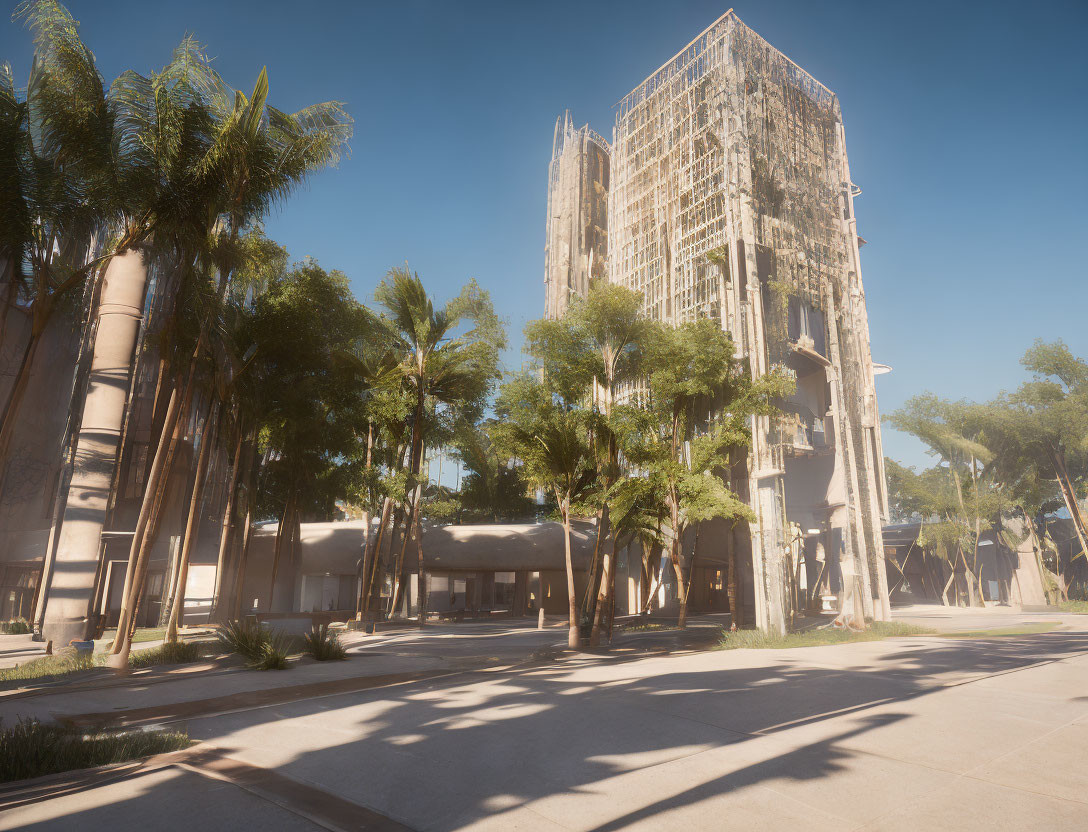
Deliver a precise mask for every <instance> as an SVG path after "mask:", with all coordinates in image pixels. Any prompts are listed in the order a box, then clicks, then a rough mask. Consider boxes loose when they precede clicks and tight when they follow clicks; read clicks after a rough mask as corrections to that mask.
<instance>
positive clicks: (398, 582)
mask: <svg viewBox="0 0 1088 832" xmlns="http://www.w3.org/2000/svg"><path fill="white" fill-rule="evenodd" d="M415 517H416V506H415V502H414V501H413V503H412V506H411V507H410V508H409V510H408V517H407V518H406V519H405V522H404V532H403V533H402V534H401V539H400V550H399V552H398V553H397V560H396V562H395V563H394V565H393V597H392V598H390V600H389V617H390V618H393V617H394V616H396V614H397V610H398V609H399V608H400V602H401V597H402V596H403V594H404V584H405V578H406V577H407V569H406V566H405V557H406V555H407V553H408V542H409V540H410V539H411V537H412V533H413V531H414V530H415Z"/></svg>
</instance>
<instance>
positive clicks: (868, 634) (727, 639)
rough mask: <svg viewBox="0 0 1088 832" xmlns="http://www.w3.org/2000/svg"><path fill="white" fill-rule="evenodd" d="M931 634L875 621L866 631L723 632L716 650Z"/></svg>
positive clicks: (900, 625)
mask: <svg viewBox="0 0 1088 832" xmlns="http://www.w3.org/2000/svg"><path fill="white" fill-rule="evenodd" d="M932 633H933V630H930V629H927V628H926V627H918V626H915V625H914V624H904V623H902V622H899V621H890V622H889V621H874V622H873V623H872V624H870V625H869V628H868V629H867V630H862V631H861V632H854V631H853V630H839V629H833V628H831V627H827V628H823V627H821V628H818V629H814V630H805V631H803V632H800V633H787V634H786V635H784V636H783V635H779V634H777V633H764V632H760V631H759V630H736V631H734V632H723V633H722V637H721V641H719V642H718V646H719V647H720V648H721V649H722V650H740V649H744V648H748V649H753V650H784V649H786V648H790V647H821V646H825V645H828V644H849V643H850V642H854V641H880V640H881V639H884V638H891V637H893V636H921V635H929V634H932Z"/></svg>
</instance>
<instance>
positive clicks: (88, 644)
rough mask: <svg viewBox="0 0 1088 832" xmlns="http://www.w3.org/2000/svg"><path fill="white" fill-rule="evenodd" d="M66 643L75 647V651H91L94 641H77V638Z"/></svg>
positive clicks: (92, 650)
mask: <svg viewBox="0 0 1088 832" xmlns="http://www.w3.org/2000/svg"><path fill="white" fill-rule="evenodd" d="M68 645H69V646H70V647H74V648H76V652H77V653H93V652H94V642H93V641H79V640H77V639H72V640H71V641H70V642H68Z"/></svg>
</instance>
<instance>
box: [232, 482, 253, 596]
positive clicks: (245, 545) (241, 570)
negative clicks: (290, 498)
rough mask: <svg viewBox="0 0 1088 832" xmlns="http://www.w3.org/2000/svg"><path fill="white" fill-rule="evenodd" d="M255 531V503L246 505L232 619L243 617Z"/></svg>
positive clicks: (235, 580) (250, 502) (235, 579)
mask: <svg viewBox="0 0 1088 832" xmlns="http://www.w3.org/2000/svg"><path fill="white" fill-rule="evenodd" d="M252 531H253V501H252V500H250V501H248V502H247V503H246V520H245V528H244V529H243V530H242V551H241V552H239V554H238V568H237V570H236V572H235V578H234V608H233V609H232V610H231V617H232V618H241V616H242V590H243V589H245V581H246V562H247V561H248V560H249V540H250V537H251V535H252Z"/></svg>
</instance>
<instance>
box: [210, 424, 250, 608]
mask: <svg viewBox="0 0 1088 832" xmlns="http://www.w3.org/2000/svg"><path fill="white" fill-rule="evenodd" d="M243 436H244V433H243V431H242V426H241V425H238V439H237V441H236V442H235V445H234V460H233V462H232V463H231V467H230V479H229V480H228V486H227V501H226V505H225V506H224V507H223V525H222V527H221V528H220V530H219V558H218V560H217V561H216V567H215V589H214V590H213V592H212V609H211V614H210V615H209V616H208V620H209V621H211V622H213V623H221V619H222V614H221V609H220V607H221V606H222V604H221V597H220V596H221V595H222V594H223V592H224V590H225V587H226V581H225V580H224V579H225V578H226V575H225V574H224V571H225V569H226V565H227V552H228V551H229V549H230V542H231V539H232V537H233V533H234V497H235V493H236V492H237V491H238V478H239V476H240V468H241V463H242V437H243Z"/></svg>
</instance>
